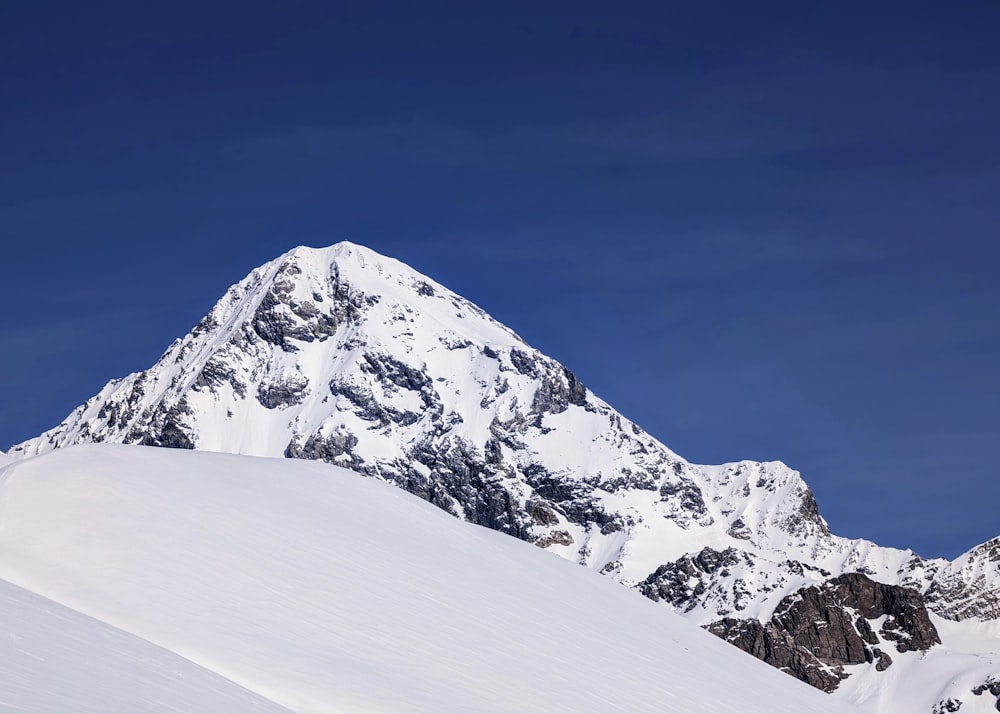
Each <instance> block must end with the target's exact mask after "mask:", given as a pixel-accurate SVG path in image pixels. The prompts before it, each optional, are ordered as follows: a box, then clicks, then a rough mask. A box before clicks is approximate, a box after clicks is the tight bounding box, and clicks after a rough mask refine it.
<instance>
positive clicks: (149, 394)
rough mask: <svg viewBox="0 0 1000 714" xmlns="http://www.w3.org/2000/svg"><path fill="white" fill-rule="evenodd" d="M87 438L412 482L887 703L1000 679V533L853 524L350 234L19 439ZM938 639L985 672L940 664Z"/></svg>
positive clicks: (257, 278) (259, 282)
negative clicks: (691, 457) (646, 423)
mask: <svg viewBox="0 0 1000 714" xmlns="http://www.w3.org/2000/svg"><path fill="white" fill-rule="evenodd" d="M609 350H613V346H609ZM735 358H738V356H736V357H734V359H735ZM87 443H126V444H144V445H150V446H165V447H173V448H181V449H197V450H206V451H218V452H228V453H237V454H247V455H253V456H286V457H289V458H295V459H310V460H318V461H324V462H327V463H331V464H335V465H338V466H344V467H347V468H350V469H351V470H353V471H356V472H358V473H363V474H365V475H367V476H370V477H373V478H374V479H377V480H384V481H388V482H391V483H394V484H396V485H397V486H399V487H400V488H402V489H404V490H406V491H409V492H410V493H412V494H415V495H417V496H419V497H421V498H423V499H425V500H427V501H429V502H430V503H432V504H434V505H435V506H438V507H439V508H441V509H442V510H444V511H447V512H448V513H451V514H452V515H454V516H457V517H458V518H459V519H462V520H465V521H468V522H471V523H476V524H479V525H483V526H486V527H488V528H491V529H494V530H497V531H500V532H502V533H506V534H508V535H511V536H514V537H515V538H519V539H521V540H524V541H527V542H530V543H534V544H535V545H537V546H539V547H540V548H544V549H546V550H548V551H549V552H551V553H555V554H557V555H559V556H561V557H562V558H565V559H567V560H569V561H572V562H575V563H579V564H581V565H584V566H586V567H587V568H589V569H591V570H594V571H597V572H600V573H603V574H605V575H607V576H608V577H609V578H613V579H614V580H617V581H618V582H619V583H621V584H622V585H625V586H626V587H629V588H634V589H636V590H638V591H639V592H641V593H642V594H643V595H645V596H646V597H648V598H649V599H651V600H654V601H656V602H657V603H659V604H660V605H661V606H662V607H663V609H665V610H672V611H673V612H676V613H679V614H681V615H683V616H684V617H685V618H686V619H688V620H689V621H690V622H692V623H695V624H698V625H701V626H704V627H707V628H709V629H710V630H711V631H712V632H714V633H716V634H718V635H719V636H720V637H722V638H724V639H726V640H727V641H729V642H731V643H733V644H735V645H737V646H738V647H741V648H742V649H744V650H745V651H748V652H751V653H753V654H754V655H755V656H758V657H760V658H762V659H765V661H768V662H770V663H771V664H773V665H774V666H776V667H778V668H780V669H782V670H783V671H785V672H788V673H790V674H792V675H794V676H796V677H798V678H800V679H802V680H804V681H806V682H809V683H810V684H813V685H814V686H816V687H818V688H821V689H824V690H826V691H835V692H836V696H842V697H846V698H848V699H850V700H852V701H857V702H867V705H866V706H869V707H876V708H873V709H872V711H878V712H880V714H889V713H890V712H893V713H894V712H896V711H900V709H899V708H898V707H897V706H896V705H894V704H893V702H900V701H904V700H905V701H910V699H909V698H910V697H912V696H913V693H914V692H915V691H918V690H919V691H922V692H926V693H927V697H928V698H926V699H925V700H922V702H921V704H920V706H919V707H917V708H914V709H912V710H913V711H927V712H930V711H932V710H933V709H934V708H935V707H938V705H941V706H945V705H946V704H947V701H948V700H949V699H962V700H963V701H965V702H966V704H965V705H964V707H965V708H963V710H962V711H963V712H967V711H969V710H970V709H969V707H971V706H973V704H972V703H970V702H976V703H977V704H975V705H976V706H978V705H979V704H978V703H981V702H984V701H986V700H990V704H992V703H993V702H996V701H997V698H998V696H1000V685H998V686H996V687H993V685H992V684H990V683H989V680H990V678H991V677H996V678H998V679H1000V668H997V667H994V669H993V671H990V672H988V673H984V672H983V671H982V668H981V667H980V663H981V662H983V661H984V660H983V656H985V655H983V652H987V653H988V652H998V651H1000V642H998V641H997V640H996V639H995V638H994V639H992V640H989V641H987V644H985V645H984V644H983V641H982V640H981V639H976V638H977V637H979V634H978V633H981V632H984V631H986V632H992V631H993V630H991V629H990V628H991V627H992V623H995V622H997V621H998V619H1000V538H998V539H994V540H992V541H989V542H987V543H983V544H981V545H979V546H976V547H975V548H972V549H971V550H970V551H969V552H968V553H966V554H964V555H963V556H961V557H959V558H957V559H956V560H954V561H951V562H948V561H945V560H943V559H924V558H921V557H920V556H919V555H917V554H916V553H913V552H912V551H909V550H898V549H894V548H883V547H880V546H878V545H876V544H874V543H871V542H869V541H865V540H851V539H846V538H841V537H838V536H836V535H835V534H833V533H831V531H830V529H829V527H828V526H827V523H826V522H825V521H824V519H823V518H822V516H821V515H820V512H819V508H818V505H817V503H816V501H815V500H814V498H813V495H812V493H811V491H810V490H809V488H808V486H807V485H806V483H805V482H804V481H803V480H802V478H801V476H800V475H799V473H798V472H796V471H794V470H792V469H790V468H789V467H788V466H786V465H785V464H783V463H781V462H765V463H760V462H754V461H742V462H738V463H731V464H722V465H718V466H706V465H699V464H693V463H691V462H689V461H687V460H686V459H684V458H683V457H681V456H680V455H678V454H676V453H674V452H673V451H671V450H670V449H669V448H668V447H667V446H665V445H664V444H662V443H661V442H659V441H658V440H656V439H654V438H653V437H652V436H650V435H649V434H647V433H646V432H645V431H644V430H643V429H642V428H641V427H640V426H638V425H637V424H635V423H633V422H631V421H629V420H628V419H627V418H626V417H625V416H623V415H621V414H619V413H618V412H617V411H615V410H614V409H613V408H612V407H611V405H609V404H607V403H606V402H604V401H603V400H601V399H600V398H599V397H597V396H596V395H594V394H593V393H592V392H591V391H590V390H588V389H587V388H586V387H585V386H584V385H583V384H582V383H581V381H580V380H579V379H578V378H577V377H576V375H574V374H573V372H572V371H570V370H569V369H568V368H567V367H565V366H563V365H561V364H559V363H558V362H556V361H555V360H552V359H551V358H549V357H546V356H545V355H543V354H541V353H539V352H538V351H537V350H534V349H533V348H531V347H530V346H529V345H527V344H526V343H525V342H524V341H523V340H521V339H520V338H519V337H518V336H517V335H516V334H515V333H514V332H513V331H512V330H510V329H509V328H507V327H505V326H504V325H501V324H500V323H498V322H497V321H495V320H493V319H492V318H491V317H490V316H489V315H487V314H486V313H485V312H484V311H483V310H481V309H480V308H478V307H477V306H475V305H474V304H472V303H471V302H469V301H468V300H466V299H464V298H462V297H461V296H459V295H456V294H455V293H453V292H451V291H449V290H448V289H447V288H446V287H444V286H442V285H440V284H438V283H436V282H434V281H433V280H431V279H430V278H428V277H426V276H424V275H421V274H420V273H418V272H416V271H414V270H413V269H411V268H409V267H408V266H406V265H404V264H402V263H400V262H398V261H396V260H393V259H391V258H387V257H385V256H381V255H378V254H377V253H375V252H373V251H371V250H368V249H366V248H363V247H361V246H357V245H354V244H351V243H338V244H336V245H334V246H330V247H328V248H320V249H313V248H296V249H294V250H291V251H289V252H288V253H286V254H285V255H282V256H280V257H278V258H277V259H275V260H273V261H271V262H269V263H267V264H265V265H263V266H261V267H260V268H258V269H256V270H254V271H252V272H251V273H250V275H248V276H247V277H246V278H245V279H244V280H242V281H240V282H239V283H237V284H236V285H233V286H232V287H230V288H229V289H228V290H227V291H226V293H225V294H224V295H223V297H222V298H221V299H220V300H219V301H218V303H217V304H216V305H215V306H214V307H213V308H212V310H211V311H210V312H209V314H208V315H206V316H205V317H204V318H203V319H202V320H201V321H199V323H198V324H197V325H196V326H195V328H194V329H193V330H192V331H191V332H190V333H189V334H188V335H185V336H184V337H183V338H181V339H178V340H176V341H175V342H174V343H173V344H172V345H171V346H170V347H169V348H168V349H167V351H166V352H165V353H164V354H163V356H162V357H161V358H160V359H159V361H158V362H157V363H156V364H155V365H154V366H152V367H151V368H150V369H147V370H145V371H143V372H137V373H134V374H131V375H128V376H127V377H124V378H122V379H117V380H114V381H112V382H110V383H109V384H107V385H106V386H105V387H104V388H103V389H102V390H101V391H100V393H99V394H97V395H95V396H94V397H93V398H91V399H89V400H88V401H87V402H86V403H85V404H82V405H81V406H79V407H78V408H77V409H75V410H74V411H73V413H72V414H70V415H69V416H68V417H67V418H66V419H65V420H64V421H63V422H62V423H61V424H59V425H58V426H56V427H54V428H53V429H51V430H49V431H47V432H45V433H44V434H42V435H40V436H38V437H36V438H34V439H31V440H29V441H27V442H24V443H23V444H19V445H16V446H14V447H13V448H12V449H11V450H10V451H9V456H12V457H14V458H25V457H30V456H33V455H36V454H44V453H47V452H50V451H52V450H56V449H60V448H63V447H67V446H71V445H74V444H87ZM859 497H862V496H861V495H859ZM942 623H943V624H942ZM984 623H985V624H984ZM973 640H975V642H977V643H978V644H975V645H974V646H972V645H969V644H968V643H971V642H972V641H973ZM989 642H992V643H993V644H989ZM969 647H971V649H969ZM977 648H978V649H977ZM960 652H964V653H966V655H968V657H966V656H965V655H962V656H959V655H958V653H960ZM941 653H951V654H950V655H949V658H948V661H949V662H961V663H963V664H962V667H968V668H970V669H969V671H970V672H973V673H975V677H977V678H978V677H980V675H982V678H981V679H979V681H978V683H974V684H970V685H968V686H966V685H967V683H966V677H965V675H964V674H963V675H962V676H957V675H954V673H953V672H952V670H950V669H948V670H947V671H945V670H942V669H941V668H939V667H937V666H936V665H935V666H930V665H929V664H928V662H931V661H932V660H935V658H939V657H942V656H943V654H941ZM989 657H992V658H993V659H995V656H994V655H990V656H989ZM935 661H936V660H935ZM989 661H990V662H992V659H990V660H989ZM990 666H992V665H990ZM946 669H947V668H946ZM956 671H957V670H956ZM964 671H965V670H963V672H964ZM914 681H919V682H920V683H921V686H919V687H914V686H912V682H914ZM981 685H988V688H989V687H992V688H994V689H996V690H997V691H996V692H995V693H994V692H992V691H991V692H990V693H989V694H988V695H987V694H979V695H976V694H974V690H976V689H979V688H980V687H981ZM874 691H877V692H878V696H877V697H874V696H873V695H872V694H871V693H872V692H874ZM876 700H877V702H876Z"/></svg>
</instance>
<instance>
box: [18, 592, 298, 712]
mask: <svg viewBox="0 0 1000 714" xmlns="http://www.w3.org/2000/svg"><path fill="white" fill-rule="evenodd" d="M0 632H2V636H0V711H23V712H32V713H33V714H64V713H65V712H74V713H75V714H107V712H129V713H130V714H153V713H156V714H168V713H173V714H190V713H191V712H261V713H263V714H281V713H282V712H283V713H284V714H288V710H287V709H284V708H283V707H280V706H278V705H277V704H274V703H273V702H270V701H268V700H266V699H264V698H263V697H260V696H259V695H256V694H253V693H252V692H249V691H247V690H246V689H243V688H242V687H239V686H237V685H235V684H233V683H232V682H230V681H228V680H227V679H224V678H223V677H220V676H219V675H218V674H215V673H213V672H209V671H208V670H206V669H204V668H202V667H199V666H198V665H196V664H194V663H193V662H191V661H189V660H186V659H184V658H183V657H179V656H178V655H176V654H173V653H172V652H169V651H167V650H165V649H163V648H161V647H157V646H156V645H153V644H151V643H149V642H146V641H145V640H142V639H140V638H138V637H136V636H135V635H131V634H129V633H127V632H123V631H121V630H117V629H115V628H113V627H111V626H109V625H107V624H104V623H103V622H100V621H98V620H94V619H93V618H90V617H87V616H85V615H81V614H80V613H78V612H75V611H73V610H70V609H69V608H66V607H63V606H61V605H58V604H56V603H54V602H52V601H51V600H46V599H45V598H43V597H40V596H38V595H35V594H34V593H30V592H28V591H27V590H24V589H22V588H19V587H17V586H15V585H11V584H10V583H7V582H4V581H0Z"/></svg>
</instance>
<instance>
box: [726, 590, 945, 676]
mask: <svg viewBox="0 0 1000 714" xmlns="http://www.w3.org/2000/svg"><path fill="white" fill-rule="evenodd" d="M876 620H880V621H881V625H878V624H876V625H875V626H874V627H873V624H872V623H873V621H876ZM876 627H877V630H876ZM708 629H709V631H710V632H712V633H714V634H716V635H718V636H719V637H722V638H723V639H725V640H726V641H728V642H730V643H732V644H734V645H736V646H737V647H739V648H740V649H742V650H743V651H745V652H748V653H750V654H752V655H753V656H754V657H757V658H758V659H761V660H763V661H765V662H767V663H768V664H770V665H773V666H775V667H778V668H779V669H782V670H784V671H786V672H788V673H790V674H793V675H794V676H796V677H798V678H799V679H801V680H802V681H804V682H807V683H808V684H811V685H813V686H814V687H818V688H819V689H823V690H824V691H827V692H831V691H833V690H834V689H836V688H837V685H838V684H839V683H840V681H841V680H842V679H844V678H845V677H846V676H847V675H846V674H845V673H844V665H851V664H863V663H866V662H868V663H874V665H875V668H876V670H878V671H884V670H886V669H888V668H889V667H890V666H891V665H892V658H891V656H890V655H889V654H888V653H887V652H886V651H885V650H886V649H889V648H890V647H893V648H895V651H896V652H898V653H903V652H913V651H924V650H927V649H929V648H931V647H932V646H934V645H936V644H940V643H941V638H940V637H939V636H938V633H937V630H936V629H935V627H934V625H933V623H932V622H931V620H930V617H929V615H928V613H927V608H926V607H925V606H924V600H923V598H922V597H921V595H920V593H918V592H917V591H915V590H910V589H908V588H903V587H899V586H898V585H886V584H883V583H877V582H875V581H873V580H872V579H871V578H868V577H867V576H865V575H862V574H860V573H847V574H844V575H841V576H838V577H836V578H832V579H830V580H828V581H827V582H825V583H823V584H822V585H820V586H812V587H808V588H803V589H802V590H800V591H798V592H797V593H795V594H794V595H790V596H788V597H786V598H785V599H784V600H782V601H781V603H780V604H779V605H778V609H777V610H776V611H775V613H774V615H773V616H772V617H771V619H770V620H769V621H768V622H767V623H766V624H762V623H761V622H759V621H758V620H737V619H734V618H724V619H722V620H719V621H718V622H714V623H712V624H711V625H709V627H708Z"/></svg>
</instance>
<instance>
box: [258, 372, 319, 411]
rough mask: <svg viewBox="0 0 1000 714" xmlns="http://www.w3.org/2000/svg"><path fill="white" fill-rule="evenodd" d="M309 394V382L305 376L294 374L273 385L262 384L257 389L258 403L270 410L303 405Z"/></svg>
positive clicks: (276, 381)
mask: <svg viewBox="0 0 1000 714" xmlns="http://www.w3.org/2000/svg"><path fill="white" fill-rule="evenodd" d="M308 392H309V380H308V379H306V377H305V376H304V375H301V374H294V375H290V376H287V377H284V378H282V379H280V380H275V381H274V382H272V383H271V384H263V383H262V384H261V385H260V386H259V387H258V388H257V401H259V402H260V403H261V404H262V405H264V406H265V407H267V408H268V409H277V408H278V407H290V406H293V405H295V404H301V403H302V400H303V399H305V397H306V394H308Z"/></svg>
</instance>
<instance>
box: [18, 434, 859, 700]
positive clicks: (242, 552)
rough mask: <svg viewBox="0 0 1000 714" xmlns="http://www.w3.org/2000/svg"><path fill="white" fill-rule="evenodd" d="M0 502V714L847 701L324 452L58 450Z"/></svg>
mask: <svg viewBox="0 0 1000 714" xmlns="http://www.w3.org/2000/svg"><path fill="white" fill-rule="evenodd" d="M0 502H2V503H3V504H4V511H3V513H4V515H3V518H2V519H0V578H3V580H0V602H3V603H4V605H5V607H3V608H0V618H2V620H3V622H4V625H5V629H4V634H5V636H4V638H0V639H2V641H0V657H2V659H0V681H2V682H4V684H5V687H4V691H3V695H2V697H0V702H2V703H0V708H2V709H5V710H6V709H7V708H8V707H11V706H21V707H23V708H24V710H26V711H31V712H36V713H37V712H58V713H59V714H63V713H64V712H69V711H73V712H79V711H102V712H107V711H122V712H184V713H190V712H253V711H259V712H269V713H270V712H279V711H287V710H291V711H295V712H299V713H300V714H308V713H311V712H362V711H365V712H441V713H444V712H455V713H456V714H457V713H459V712H461V713H465V712H482V713H483V714H487V713H488V712H497V713H501V712H503V713H506V712H512V711H516V712H537V713H538V714H542V713H545V714H549V713H552V712H566V713H569V712H650V713H652V712H662V711H683V712H690V713H691V714H727V713H732V714H736V713H737V712H739V713H740V714H748V713H755V714H782V713H785V714H800V713H801V712H817V714H848V712H850V711H851V710H852V709H851V707H849V706H848V705H846V704H844V703H841V702H837V701H835V700H833V699H831V698H829V697H826V696H824V695H823V694H821V693H820V692H818V691H816V690H813V689H810V688H809V687H807V686H806V685H804V684H802V683H801V682H797V681H795V680H793V679H791V678H788V677H785V676H784V675H782V674H780V673H779V672H777V671H775V670H773V669H771V668H769V667H767V666H766V665H764V664H762V663H760V662H756V661H754V660H753V659H751V658H749V657H746V656H745V655H743V654H742V653H740V652H738V651H737V650H735V649H733V648H731V647H729V646H727V645H726V644H725V643H723V642H721V641H720V640H718V639H716V638H714V637H712V636H711V635H709V634H708V633H705V632H702V631H700V630H699V629H698V628H696V627H693V626H691V625H689V624H688V623H685V622H684V621H683V620H681V619H680V618H678V617H676V616H675V615H672V614H671V613H667V612H663V611H662V609H661V608H658V607H656V606H655V605H654V604H653V603H651V602H649V601H648V600H646V599H645V598H642V597H640V596H639V595H638V594H636V593H634V592H629V591H626V590H624V589H622V588H620V587H618V586H616V585H615V584H613V583H611V582H610V581H608V580H607V579H605V578H602V577H600V576H598V575H597V574H595V573H592V572H588V571H586V570H584V569H583V568H577V567H573V566H572V565H571V564H569V563H566V562H564V561H561V560H560V559H558V558H555V557H552V556H550V555H548V554H546V553H543V552H541V551H540V550H538V549H536V548H533V547H531V546H529V545H528V544H526V543H522V542H518V541H516V540H514V539H512V538H507V537H504V536H501V535H499V534H497V533H494V532H491V531H488V530H486V529H483V528H476V527H473V526H470V525H469V524H466V523H462V522H460V521H458V520H456V519H454V518H450V517H448V516H447V515H446V514H444V513H443V512H441V511H440V510H438V509H436V508H434V507H433V506H431V505H429V504H427V503H425V502H423V501H421V500H420V499H417V498H415V497H413V496H411V495H409V494H406V493H403V492H402V491H400V490H399V489H395V488H392V487H390V486H388V485H386V484H384V483H379V482H377V481H376V480H374V479H369V478H363V477H361V476H359V475H357V474H354V473H351V472H349V471H345V470H343V469H339V468H335V467H331V466H328V465H326V464H320V463H315V462H313V463H307V462H294V461H289V460H285V459H255V458H249V457H243V456H233V455H228V454H211V453H198V452H196V453H191V452H179V451H169V450H165V449H151V448H141V447H123V446H111V445H103V446H81V447H73V448H69V449H64V450H61V451H59V452H56V453H51V454H46V455H45V456H42V457H39V458H35V459H29V460H26V461H23V462H19V463H15V464H13V465H9V466H7V467H6V468H4V469H3V470H0ZM15 585H16V586H18V587H15ZM19 588H20V589H19ZM31 593H35V594H34V595H32V594H31ZM39 596H44V597H46V598H48V601H45V600H42V599H41V597H39ZM52 601H55V602H52ZM11 603H13V605H14V609H8V606H9V605H10V604H11ZM55 603H59V604H60V605H59V606H57V605H55ZM115 628H117V629H115ZM14 637H16V638H17V639H16V640H15V639H14ZM140 638H141V639H140ZM40 657H41V658H43V659H39V658H40ZM133 657H134V658H135V659H134V660H132V659H131V658H133ZM116 665H120V666H121V668H120V669H110V667H113V666H116ZM91 675H93V677H92V676H91ZM102 696H103V697H104V707H103V708H101V707H100V698H101V697H102ZM81 703H82V705H81ZM115 705H120V706H115Z"/></svg>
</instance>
